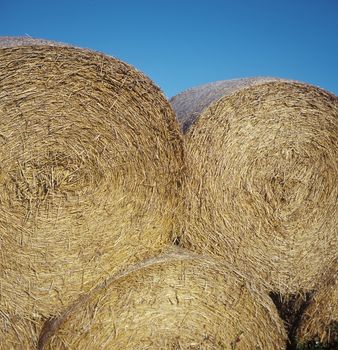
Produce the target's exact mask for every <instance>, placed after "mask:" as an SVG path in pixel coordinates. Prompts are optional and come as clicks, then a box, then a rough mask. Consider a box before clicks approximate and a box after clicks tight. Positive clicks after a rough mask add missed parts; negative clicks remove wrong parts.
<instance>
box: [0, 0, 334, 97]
mask: <svg viewBox="0 0 338 350" xmlns="http://www.w3.org/2000/svg"><path fill="white" fill-rule="evenodd" d="M0 13H1V21H0V35H25V34H27V35H30V36H32V37H38V38H45V39H52V40H57V41H63V42H66V43H71V44H74V45H77V46H82V47H87V48H91V49H94V50H98V51H102V52H105V53H107V54H110V55H112V56H115V57H118V58H120V59H121V60H123V61H125V62H127V63H130V64H132V65H134V66H135V67H136V68H138V69H139V70H141V71H143V72H144V73H145V74H146V75H148V76H149V77H150V78H151V79H152V80H153V81H154V82H155V83H156V84H157V85H159V86H160V87H161V88H162V90H163V91H164V92H165V94H166V95H167V96H168V97H171V96H173V95H175V94H176V93H178V92H180V91H182V90H185V89H187V88H189V87H193V86H196V85H200V84H203V83H207V82H211V81H216V80H223V79H232V78H239V77H249V76H262V75H268V76H277V77H283V78H291V79H297V80H301V81H306V82H309V83H312V84H315V85H318V86H321V87H323V88H325V89H328V90H330V91H331V92H333V93H335V94H336V95H337V94H338V67H337V64H338V0H284V1H275V0H232V1H228V0H223V1H222V0H204V1H200V0H195V1H190V0H180V1H179V0H171V1H169V0H167V1H165V0H138V1H136V0H135V1H128V0H124V1H123V0H119V1H114V0H111V1H100V0H96V1H95V0H82V1H76V0H74V1H72V0H68V1H66V0H58V1H48V0H44V1H39V0H29V1H23V0H21V1H16V0H0Z"/></svg>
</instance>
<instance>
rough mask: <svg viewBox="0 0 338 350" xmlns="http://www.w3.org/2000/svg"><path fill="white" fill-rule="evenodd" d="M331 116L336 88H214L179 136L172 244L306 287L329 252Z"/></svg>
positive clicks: (337, 130) (332, 225)
mask: <svg viewBox="0 0 338 350" xmlns="http://www.w3.org/2000/svg"><path fill="white" fill-rule="evenodd" d="M179 96H180V95H179ZM179 96H178V97H179ZM193 99H194V98H193ZM172 101H175V99H173V100H172ZM176 103H178V101H177V99H176V102H175V103H173V107H174V109H176V108H175V106H176ZM202 103H203V101H202ZM191 110H192V111H193V110H194V108H193V107H192V108H191ZM178 117H179V118H180V115H179V116H178ZM194 118H195V117H193V119H194ZM337 118H338V99H337V97H336V96H334V95H332V94H330V93H328V92H326V91H324V90H322V89H319V88H317V87H314V86H310V85H307V84H301V83H296V82H287V81H275V82H267V83H266V82H265V83H259V84H254V85H252V86H249V87H246V88H243V89H239V90H237V91H235V92H233V93H232V94H230V95H226V96H224V97H222V98H218V97H217V99H216V101H214V102H213V103H211V104H210V105H209V106H206V107H205V108H204V109H203V110H202V112H201V114H200V115H199V116H198V117H197V119H196V118H195V119H196V120H195V122H194V124H192V125H191V127H190V128H189V129H188V131H187V133H186V135H185V141H186V162H187V174H188V175H187V178H186V183H185V185H184V186H183V194H182V196H183V197H184V201H185V208H186V209H185V210H186V211H185V218H184V222H183V224H182V236H181V237H180V240H181V245H182V246H184V247H188V248H189V249H193V250H195V251H197V252H201V251H203V252H205V253H208V254H211V255H213V256H218V257H220V258H221V259H223V260H226V261H228V262H230V263H232V264H234V266H236V267H237V268H239V269H241V270H242V271H245V272H246V273H249V274H250V275H251V276H252V278H253V279H254V280H256V281H257V283H259V284H261V285H263V286H265V287H266V288H267V289H268V290H270V291H274V292H281V293H298V292H300V291H302V292H306V291H312V290H313V289H314V288H315V286H316V283H317V282H318V280H319V277H320V276H321V275H322V274H324V273H325V271H326V270H327V269H328V268H329V266H330V265H331V264H332V262H333V261H334V260H335V259H336V258H337V246H338V245H337V222H336V219H337V203H336V200H337V194H338V191H337V183H338V175H337V160H338V156H337V150H338V147H337V146H338V123H337ZM184 120H185V119H184V118H183V119H182V122H184ZM259 281H260V282H259Z"/></svg>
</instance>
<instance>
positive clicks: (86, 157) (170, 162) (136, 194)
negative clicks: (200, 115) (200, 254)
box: [0, 46, 183, 348]
mask: <svg viewBox="0 0 338 350" xmlns="http://www.w3.org/2000/svg"><path fill="white" fill-rule="evenodd" d="M0 76H1V79H0V164H1V169H0V196H1V197H0V231H1V257H0V266H1V268H0V285H1V299H0V308H1V312H2V317H3V319H6V320H13V319H17V318H19V319H32V320H33V319H35V318H45V317H50V316H51V315H54V314H56V313H57V312H58V311H59V310H61V309H62V308H63V307H65V306H66V305H68V304H70V303H71V302H73V301H74V300H75V299H76V298H78V295H79V294H81V293H83V292H87V291H89V290H90V289H91V288H93V286H94V285H96V284H97V283H99V282H101V281H103V280H105V279H106V278H108V277H109V276H111V274H113V273H115V272H116V271H119V270H120V269H122V268H124V267H125V266H126V265H127V264H132V263H134V262H136V261H140V260H143V259H145V258H147V257H149V256H154V255H156V254H159V253H160V252H161V251H162V250H163V249H164V248H165V247H166V246H167V245H168V244H169V243H170V242H171V238H172V235H173V227H174V216H175V215H176V214H177V213H176V207H177V202H178V196H177V191H178V186H179V184H180V180H181V172H182V167H183V159H182V140H181V137H180V134H179V129H178V125H177V122H176V121H175V117H174V115H173V112H172V110H171V108H170V106H169V104H168V102H167V101H166V100H165V98H164V96H163V95H162V93H161V92H160V91H159V89H158V88H157V87H156V86H154V85H153V83H152V82H151V81H150V80H149V79H148V78H146V77H145V76H144V75H143V74H141V73H139V72H137V71H136V70H135V69H134V68H132V67H131V66H129V65H127V64H125V63H123V62H120V61H119V60H117V59H114V58H109V57H106V56H104V55H101V54H98V53H93V52H89V51H88V50H81V49H75V48H71V47H58V46H55V47H52V46H48V47H45V46H34V47H33V46H32V47H16V48H3V49H0ZM12 328H13V327H12ZM14 328H15V327H14ZM14 328H13V329H14ZM13 333H14V334H16V333H17V332H15V331H14V332H13ZM0 338H1V344H2V346H5V348H6V345H4V344H5V343H4V341H5V339H6V340H8V338H9V335H8V333H6V332H5V334H4V335H3V336H1V335H0ZM14 341H15V340H14ZM10 347H11V346H10V345H8V346H7V348H10Z"/></svg>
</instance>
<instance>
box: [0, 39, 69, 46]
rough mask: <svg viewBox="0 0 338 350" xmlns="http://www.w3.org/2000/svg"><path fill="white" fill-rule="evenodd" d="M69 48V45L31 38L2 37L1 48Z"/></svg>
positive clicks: (0, 40)
mask: <svg viewBox="0 0 338 350" xmlns="http://www.w3.org/2000/svg"><path fill="white" fill-rule="evenodd" d="M43 45H48V46H67V44H64V43H60V42H56V41H52V40H45V39H36V38H31V37H29V36H0V48H6V47H18V46H43Z"/></svg>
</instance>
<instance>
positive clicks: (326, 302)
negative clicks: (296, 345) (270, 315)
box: [297, 262, 338, 343]
mask: <svg viewBox="0 0 338 350" xmlns="http://www.w3.org/2000/svg"><path fill="white" fill-rule="evenodd" d="M337 280H338V266H337V262H335V264H334V265H333V268H332V269H331V270H329V273H327V274H326V276H324V277H323V279H321V280H320V281H319V283H318V286H317V291H316V292H315V294H314V296H313V298H312V300H311V303H310V304H309V306H308V307H307V308H306V310H305V312H304V314H303V317H302V319H301V321H300V325H299V328H298V332H297V338H298V341H299V342H301V343H307V342H310V341H314V340H319V341H320V342H321V343H332V342H334V341H337V340H338V333H337V331H338V329H337V324H338V284H337Z"/></svg>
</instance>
